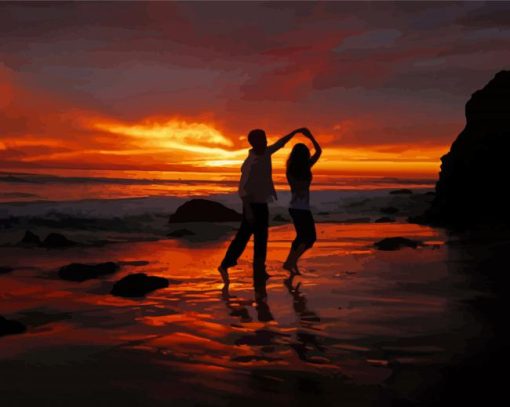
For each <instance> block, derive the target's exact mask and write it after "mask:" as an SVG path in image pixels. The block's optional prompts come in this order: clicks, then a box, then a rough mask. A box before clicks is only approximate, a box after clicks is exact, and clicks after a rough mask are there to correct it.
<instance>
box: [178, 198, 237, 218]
mask: <svg viewBox="0 0 510 407" xmlns="http://www.w3.org/2000/svg"><path fill="white" fill-rule="evenodd" d="M240 220H241V214H239V213H238V212H236V211H234V210H233V209H230V208H227V207H226V206H224V205H222V204H220V203H219V202H214V201H209V200H207V199H192V200H190V201H187V202H185V203H184V204H182V205H181V206H179V208H177V211H175V213H174V214H173V215H170V219H169V223H179V222H238V221H240Z"/></svg>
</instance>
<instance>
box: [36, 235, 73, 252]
mask: <svg viewBox="0 0 510 407" xmlns="http://www.w3.org/2000/svg"><path fill="white" fill-rule="evenodd" d="M74 245H76V242H73V241H72V240H69V239H68V238H67V237H65V236H64V235H61V234H60V233H50V234H49V235H48V236H46V239H44V241H43V242H42V243H41V246H42V247H47V248H51V249H58V248H62V247H71V246H74Z"/></svg>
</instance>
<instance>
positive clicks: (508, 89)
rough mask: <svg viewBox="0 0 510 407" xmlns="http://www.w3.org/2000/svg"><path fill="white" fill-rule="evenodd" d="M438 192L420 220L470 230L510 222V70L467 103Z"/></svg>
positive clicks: (440, 175) (497, 76) (439, 182)
mask: <svg viewBox="0 0 510 407" xmlns="http://www.w3.org/2000/svg"><path fill="white" fill-rule="evenodd" d="M441 162H442V164H441V171H440V174H439V180H438V182H437V184H436V196H435V199H434V200H433V202H432V205H431V207H430V209H429V210H428V211H427V212H426V213H425V214H424V216H423V217H421V218H420V219H417V220H418V222H420V223H428V224H433V225H438V226H446V227H452V228H464V229H466V228H467V229H469V228H472V227H475V228H476V227H480V226H493V225H498V226H506V227H507V226H510V194H509V193H507V191H506V190H507V188H508V185H509V181H510V71H501V72H499V73H498V74H496V76H495V77H494V78H493V79H492V80H491V81H490V82H489V83H488V84H487V85H486V86H485V87H484V88H483V89H481V90H478V91H476V92H475V93H474V94H473V95H472V96H471V99H469V101H468V102H467V104H466V126H465V128H464V130H462V132H461V133H460V134H459V136H458V137H457V139H456V140H455V141H454V142H453V144H452V145H451V148H450V151H449V152H448V153H447V154H446V155H444V156H443V157H441Z"/></svg>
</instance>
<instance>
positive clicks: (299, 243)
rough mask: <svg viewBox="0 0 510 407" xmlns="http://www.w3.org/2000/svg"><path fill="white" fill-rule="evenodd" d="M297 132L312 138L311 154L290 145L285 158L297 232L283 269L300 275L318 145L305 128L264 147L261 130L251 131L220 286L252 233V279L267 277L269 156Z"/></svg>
mask: <svg viewBox="0 0 510 407" xmlns="http://www.w3.org/2000/svg"><path fill="white" fill-rule="evenodd" d="M298 133H302V134H303V135H304V136H305V137H307V138H308V139H310V140H311V142H312V144H313V146H314V149H315V152H314V154H313V155H311V154H310V150H309V149H308V147H307V146H306V145H305V144H303V143H298V144H296V145H294V147H293V149H292V152H291V153H290V155H289V158H288V160H287V171H286V174H287V181H288V183H289V185H290V190H291V192H292V198H291V201H290V204H289V213H290V216H291V217H292V221H293V223H294V228H295V229H296V238H295V239H294V241H293V242H292V245H291V248H290V251H289V255H288V256H287V259H286V260H285V262H284V263H283V268H284V269H286V270H288V271H289V272H290V273H291V275H297V274H300V273H299V269H298V266H297V263H298V260H299V258H300V257H301V255H302V254H303V253H304V252H305V251H306V250H307V249H309V248H310V247H312V245H313V244H314V243H315V240H316V232H315V222H314V220H313V216H312V212H311V210H310V184H311V182H312V166H313V165H314V164H315V163H316V162H317V161H318V160H319V157H320V155H321V152H322V150H321V147H320V146H319V143H317V140H315V138H314V136H313V135H312V133H311V132H310V130H308V129H307V128H305V127H303V128H300V129H296V130H294V131H292V132H291V133H289V134H287V135H286V136H284V137H282V138H281V139H279V140H278V141H277V142H276V143H274V144H272V145H270V146H268V145H267V138H266V133H265V131H264V130H261V129H255V130H251V131H250V133H249V134H248V142H249V143H250V145H251V147H252V148H251V149H250V150H249V153H248V157H247V158H246V159H245V160H244V163H243V165H242V167H241V180H240V182H239V196H240V197H241V199H242V201H243V218H242V222H241V226H240V228H239V230H238V231H237V234H236V236H235V237H234V239H233V240H232V242H231V243H230V246H229V247H228V250H227V252H226V254H225V257H224V259H223V261H222V262H221V264H220V266H219V267H218V271H219V272H220V274H221V277H222V279H223V282H224V283H225V285H228V284H229V283H230V279H229V274H228V269H229V267H232V266H235V265H236V264H237V259H238V258H239V257H240V256H241V254H242V253H243V251H244V249H245V247H246V245H247V243H248V241H249V240H250V237H251V235H253V239H254V252H253V277H254V279H255V280H256V281H257V280H258V281H265V280H266V279H267V278H269V275H268V274H267V272H266V253H267V237H268V227H269V210H268V203H269V202H272V201H273V200H274V199H277V195H276V190H275V188H274V184H273V177H272V164H271V156H272V155H273V154H274V153H276V152H277V151H278V150H280V149H281V148H282V147H284V146H285V145H286V144H287V143H288V142H289V141H290V140H291V139H292V138H293V137H294V136H295V135H296V134H298Z"/></svg>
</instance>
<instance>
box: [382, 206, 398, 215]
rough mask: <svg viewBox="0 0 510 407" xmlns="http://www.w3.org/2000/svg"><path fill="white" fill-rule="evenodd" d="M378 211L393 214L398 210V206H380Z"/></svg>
mask: <svg viewBox="0 0 510 407" xmlns="http://www.w3.org/2000/svg"><path fill="white" fill-rule="evenodd" d="M380 211H381V212H382V213H385V214H386V215H394V214H395V213H397V212H398V211H399V210H398V208H395V207H394V206H387V207H385V208H381V209H380Z"/></svg>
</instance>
